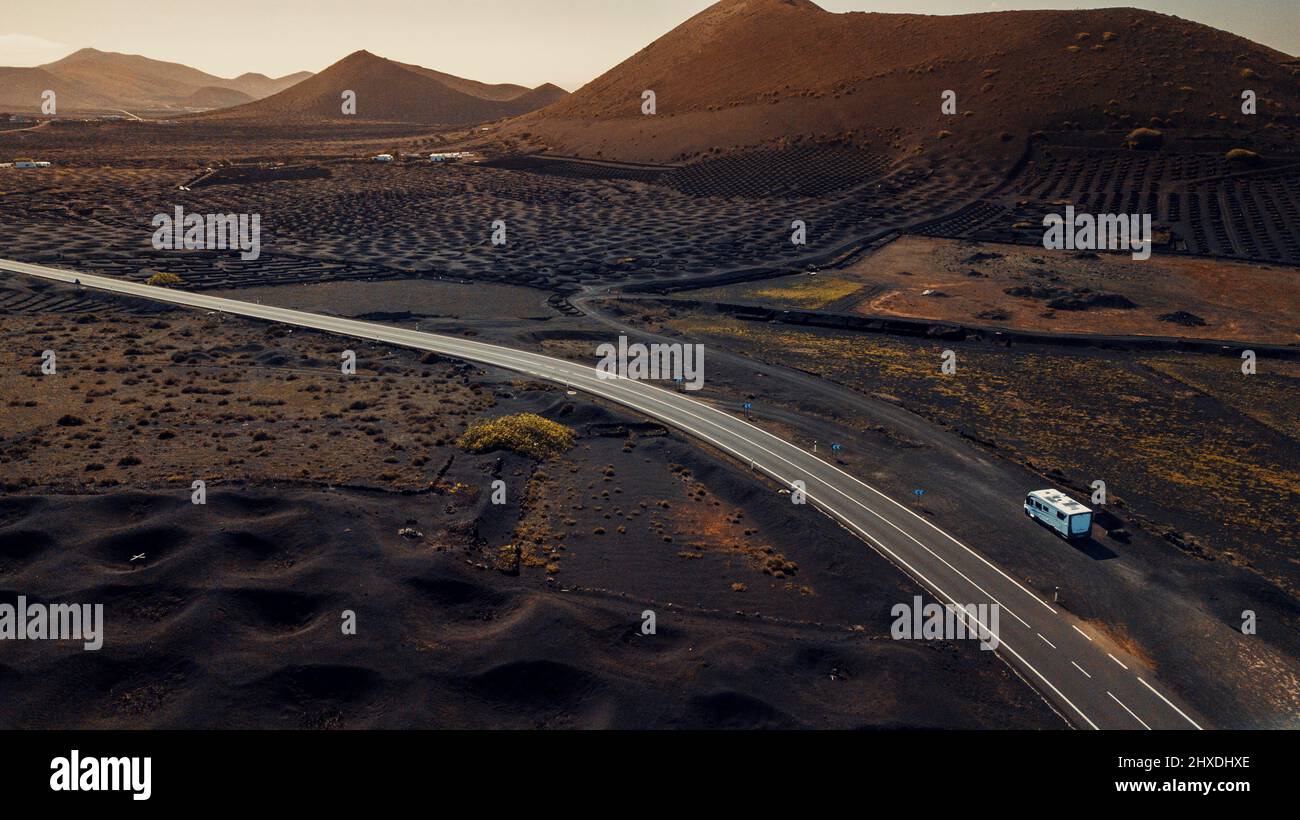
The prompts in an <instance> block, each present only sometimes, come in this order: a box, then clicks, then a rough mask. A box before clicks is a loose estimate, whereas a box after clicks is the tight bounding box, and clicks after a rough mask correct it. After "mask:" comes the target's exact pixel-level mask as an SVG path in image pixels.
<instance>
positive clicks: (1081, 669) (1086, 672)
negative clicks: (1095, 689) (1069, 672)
mask: <svg viewBox="0 0 1300 820" xmlns="http://www.w3.org/2000/svg"><path fill="white" fill-rule="evenodd" d="M1070 663H1071V664H1073V665H1074V668H1075V669H1078V670H1079V671H1080V672H1082V673H1083V674H1085V675H1088V670H1087V669H1084V668H1083V667H1082V666H1080V665H1079V664H1077V663H1074V661H1070ZM1088 679H1089V680H1091V679H1092V675H1088Z"/></svg>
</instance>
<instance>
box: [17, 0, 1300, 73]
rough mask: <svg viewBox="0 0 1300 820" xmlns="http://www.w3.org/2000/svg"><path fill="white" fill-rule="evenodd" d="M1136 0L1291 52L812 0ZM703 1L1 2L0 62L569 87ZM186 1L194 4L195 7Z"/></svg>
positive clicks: (1285, 4) (1260, 23) (1239, 16)
mask: <svg viewBox="0 0 1300 820" xmlns="http://www.w3.org/2000/svg"><path fill="white" fill-rule="evenodd" d="M1129 4H1132V5H1137V6H1140V7H1142V8H1147V9H1150V10H1152V11H1160V12H1165V13H1168V14H1176V15H1178V16H1180V17H1185V18H1189V19H1192V20H1196V21H1197V22H1201V23H1205V24H1208V25H1211V26H1214V27H1216V28H1221V29H1225V30H1228V31H1231V32H1233V33H1235V34H1240V35H1242V36H1244V37H1248V38H1250V39H1252V40H1255V41H1257V42H1260V43H1263V44H1264V45H1268V46H1272V47H1273V48H1276V49H1279V50H1281V51H1285V52H1287V53H1288V54H1292V55H1295V54H1297V52H1300V12H1298V11H1297V0H1145V2H1141V1H1140V0H1111V2H1086V0H1084V1H1082V2H1069V3H1057V4H1052V3H1045V2H1044V1H1043V0H1039V2H1017V1H1016V0H994V1H993V2H989V0H982V2H981V1H980V0H819V5H821V6H822V7H823V8H825V9H827V10H829V11H836V12H840V11H881V12H912V13H924V14H959V13H967V12H979V11H994V10H1004V9H1029V8H1043V7H1045V6H1046V7H1052V6H1053V5H1055V7H1071V8H1104V7H1107V6H1117V5H1129ZM709 5H710V2H709V0H457V1H456V2H452V0H366V2H357V1H356V0H271V1H270V2H268V1H267V0H224V2H221V3H215V4H195V3H182V2H172V1H171V0H154V1H153V2H142V0H8V2H6V3H5V6H6V13H5V15H4V18H3V20H2V21H0V65H11V66H30V65H39V64H41V63H46V62H50V61H52V60H56V59H58V58H60V57H62V56H64V55H66V54H68V53H70V52H72V51H75V50H76V49H78V48H83V47H86V46H91V47H94V48H98V49H101V50H104V51H121V52H126V53H131V54H143V55H145V56H147V57H153V58H155V59H159V60H169V61H172V62H179V63H185V64H186V65H190V66H194V67H195V68H199V69H202V70H204V71H207V72H210V73H213V74H217V75H219V76H223V77H233V76H235V75H238V74H242V73H244V72H246V71H257V72H261V73H263V74H269V75H272V76H282V75H284V74H289V73H292V72H294V71H300V70H303V69H306V70H309V71H319V70H321V69H322V68H325V67H326V66H328V65H329V64H331V63H333V62H335V61H337V60H338V59H340V58H342V57H343V56H345V55H347V54H349V53H351V52H353V51H356V50H357V49H361V48H364V49H368V50H369V51H372V52H374V53H375V54H379V55H381V56H384V57H389V58H392V59H395V60H399V61H402V62H410V63H418V64H420V65H424V66H428V67H430V68H436V69H438V70H441V71H448V72H451V73H453V74H458V75H461V76H465V77H472V78H474V79H476V80H482V81H485V82H517V83H524V84H526V85H530V86H534V85H538V84H540V83H543V82H555V83H558V84H559V85H562V86H564V87H565V88H567V89H569V90H574V89H576V88H577V87H578V86H580V85H582V84H583V83H585V82H587V81H589V80H591V79H593V78H594V77H596V76H598V75H599V74H601V73H602V72H604V71H605V70H607V69H609V68H611V67H613V66H614V65H615V64H617V63H619V62H621V61H622V60H623V59H625V58H626V57H628V56H630V55H631V54H633V53H635V52H636V51H637V50H639V49H640V48H642V47H643V46H645V45H646V44H647V43H649V42H650V41H651V40H653V39H655V38H656V37H658V36H660V35H661V34H664V33H665V32H667V31H668V30H670V29H672V28H673V27H674V26H676V25H677V24H678V23H681V22H682V21H683V20H685V19H686V18H687V17H690V16H691V15H693V14H695V13H697V12H699V11H700V10H702V9H704V8H706V7H707V6H709ZM196 10H197V11H198V12H201V13H196Z"/></svg>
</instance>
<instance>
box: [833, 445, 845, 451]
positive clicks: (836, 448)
mask: <svg viewBox="0 0 1300 820" xmlns="http://www.w3.org/2000/svg"><path fill="white" fill-rule="evenodd" d="M831 449H832V450H834V451H835V452H837V453H838V452H839V451H840V450H843V449H844V447H843V445H840V444H832V445H831Z"/></svg>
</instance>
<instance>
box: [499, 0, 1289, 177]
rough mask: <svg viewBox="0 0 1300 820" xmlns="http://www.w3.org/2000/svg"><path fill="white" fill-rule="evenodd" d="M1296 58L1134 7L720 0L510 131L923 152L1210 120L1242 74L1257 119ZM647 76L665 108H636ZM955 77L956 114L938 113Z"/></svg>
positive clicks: (614, 152) (566, 139)
mask: <svg viewBox="0 0 1300 820" xmlns="http://www.w3.org/2000/svg"><path fill="white" fill-rule="evenodd" d="M1288 59H1289V58H1288V56H1287V55H1284V54H1282V53H1280V52H1277V51H1274V50H1272V49H1269V48H1266V47H1264V46H1260V45H1257V44H1255V43H1252V42H1250V41H1249V40H1245V39H1243V38H1241V37H1237V36H1235V35H1232V34H1228V33H1226V32H1222V31H1218V30H1216V29H1212V28H1209V27H1207V26H1203V25H1200V24H1197V23H1192V22H1188V21H1185V20H1181V19H1179V18H1176V17H1170V16H1167V15H1161V14H1155V13H1152V12H1146V11H1141V10H1138V9H1131V8H1119V9H1101V10H1095V11H1014V12H1011V11H1008V12H991V13H984V14H969V15H959V16H948V17H935V16H922V15H912V14H874V13H872V14H867V13H849V14H832V13H830V12H827V11H825V10H823V9H821V8H820V7H818V6H817V5H815V4H814V3H812V2H809V0H724V2H721V3H718V4H716V5H714V6H711V7H710V8H708V9H706V10H705V11H703V12H701V13H700V14H698V15H696V16H695V17H693V18H691V19H690V20H687V21H686V22H685V23H683V24H682V25H681V26H679V27H677V28H676V29H674V30H673V31H671V32H669V33H668V34H666V35H664V36H663V37H661V38H660V39H658V40H656V41H655V42H653V43H651V44H650V45H649V46H647V47H646V48H645V49H643V50H642V51H640V52H638V53H637V54H635V55H633V56H632V57H631V58H629V59H628V60H626V61H625V62H623V63H622V64H620V65H619V66H617V67H615V68H613V69H612V70H610V71H609V72H607V73H606V74H604V75H603V76H601V77H599V78H597V79H596V80H594V81H592V82H591V83H589V84H588V85H586V86H584V87H583V88H581V89H580V90H578V91H577V92H575V93H574V94H572V95H570V96H569V97H568V98H567V99H565V100H563V101H561V102H558V103H556V104H554V105H552V106H550V107H549V108H547V109H546V110H545V111H541V112H538V113H536V114H533V115H530V116H527V117H523V118H521V120H519V121H518V122H515V123H512V124H510V126H509V127H508V128H507V133H514V134H516V135H520V134H522V133H523V132H531V134H532V135H534V137H535V138H536V139H537V140H538V144H544V145H546V146H547V147H551V148H554V149H555V150H557V151H559V152H562V153H567V154H579V155H586V156H595V155H596V154H597V153H598V152H599V153H600V154H601V155H603V156H605V157H614V158H621V159H627V160H643V161H656V160H658V161H664V160H680V159H685V158H690V157H692V156H695V155H697V154H698V153H701V152H710V151H711V150H713V149H727V148H731V147H739V146H750V145H757V144H765V143H773V142H776V141H779V140H782V139H788V140H798V139H812V140H848V141H852V142H855V143H862V144H870V145H873V146H875V147H877V148H888V149H892V150H893V151H894V152H895V153H902V152H914V151H916V150H917V148H918V146H920V145H921V144H923V143H926V142H929V143H933V142H935V141H936V140H937V139H939V137H938V134H939V132H940V131H941V130H946V131H951V132H952V133H953V134H954V135H955V136H956V138H957V141H961V140H963V139H967V140H975V141H981V142H983V141H988V142H990V144H993V145H996V144H997V142H998V141H999V140H998V138H999V136H1000V135H1001V134H1002V132H1007V133H1008V134H1009V135H1011V136H1023V135H1024V134H1025V133H1028V132H1030V131H1034V130H1038V129H1048V128H1058V127H1061V126H1062V125H1063V124H1068V125H1067V127H1086V128H1100V127H1115V128H1123V127H1126V126H1130V125H1133V126H1135V125H1146V124H1148V122H1149V120H1150V119H1151V118H1152V117H1157V118H1159V119H1161V120H1164V119H1166V118H1169V117H1173V118H1174V119H1175V120H1176V121H1186V122H1191V121H1196V122H1198V123H1199V122H1212V121H1213V120H1212V119H1211V117H1210V115H1211V114H1220V113H1221V114H1226V115H1229V116H1230V117H1233V116H1236V115H1239V114H1240V109H1239V102H1234V100H1239V97H1240V93H1241V90H1242V89H1243V88H1251V89H1253V90H1255V91H1256V92H1257V93H1258V94H1259V97H1260V100H1261V102H1260V107H1259V110H1260V114H1261V115H1264V117H1269V116H1272V115H1273V114H1276V113H1279V112H1294V111H1296V110H1300V109H1298V108H1297V103H1300V93H1298V90H1297V88H1298V87H1297V83H1296V79H1295V77H1296V70H1297V69H1296V68H1295V66H1294V64H1292V65H1284V64H1283V63H1284V62H1285V61H1287V60H1288ZM1247 78H1248V79H1247ZM647 89H649V90H653V91H654V92H655V94H656V97H657V107H658V113H657V114H656V115H655V116H645V115H643V114H642V113H641V105H642V93H643V91H645V90H647ZM949 89H950V90H953V91H955V92H956V94H957V112H958V113H957V115H956V116H944V115H943V114H942V113H941V111H940V103H941V94H942V93H943V92H944V91H945V90H949ZM967 112H969V113H967ZM1261 119H1263V117H1261ZM1255 122H1256V124H1261V125H1262V124H1263V123H1262V122H1260V121H1255Z"/></svg>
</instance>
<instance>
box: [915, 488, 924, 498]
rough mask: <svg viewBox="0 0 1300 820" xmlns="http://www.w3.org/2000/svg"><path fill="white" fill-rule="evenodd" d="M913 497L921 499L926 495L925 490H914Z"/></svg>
mask: <svg viewBox="0 0 1300 820" xmlns="http://www.w3.org/2000/svg"><path fill="white" fill-rule="evenodd" d="M912 495H914V496H917V497H920V496H923V495H925V490H912Z"/></svg>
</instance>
